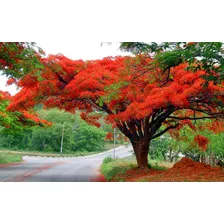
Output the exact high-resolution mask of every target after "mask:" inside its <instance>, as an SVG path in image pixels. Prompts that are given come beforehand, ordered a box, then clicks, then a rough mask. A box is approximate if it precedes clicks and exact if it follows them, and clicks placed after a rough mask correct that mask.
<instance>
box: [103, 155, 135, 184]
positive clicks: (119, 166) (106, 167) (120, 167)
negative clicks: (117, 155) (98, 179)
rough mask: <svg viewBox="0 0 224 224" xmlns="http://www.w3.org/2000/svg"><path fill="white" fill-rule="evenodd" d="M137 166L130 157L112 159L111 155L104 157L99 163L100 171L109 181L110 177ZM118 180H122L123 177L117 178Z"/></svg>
mask: <svg viewBox="0 0 224 224" xmlns="http://www.w3.org/2000/svg"><path fill="white" fill-rule="evenodd" d="M135 167H137V163H136V160H135V159H133V158H132V157H130V158H128V159H127V158H125V159H112V158H111V157H107V158H105V159H104V161H103V163H102V165H101V168H100V170H101V173H102V174H103V175H104V177H105V178H106V179H107V180H108V181H111V180H112V178H114V177H115V176H117V175H119V174H125V173H126V171H127V170H130V169H132V168H135ZM118 181H124V180H123V179H119V176H118Z"/></svg>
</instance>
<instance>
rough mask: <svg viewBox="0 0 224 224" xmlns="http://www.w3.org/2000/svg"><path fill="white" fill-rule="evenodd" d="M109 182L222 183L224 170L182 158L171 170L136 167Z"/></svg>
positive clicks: (117, 175) (119, 174)
mask: <svg viewBox="0 0 224 224" xmlns="http://www.w3.org/2000/svg"><path fill="white" fill-rule="evenodd" d="M110 181H115V182H117V181H125V182H139V181H142V182H185V181H187V182H214V181H215V182H223V181H224V170H223V169H222V168H220V167H211V166H210V165H207V164H204V163H200V162H194V161H193V160H191V159H188V158H182V159H181V160H180V161H179V162H177V163H175V164H174V165H173V167H172V168H168V169H166V170H164V169H158V168H156V167H152V168H151V169H139V168H137V167H134V168H130V169H127V171H126V172H123V173H117V174H116V175H114V176H113V178H111V179H110Z"/></svg>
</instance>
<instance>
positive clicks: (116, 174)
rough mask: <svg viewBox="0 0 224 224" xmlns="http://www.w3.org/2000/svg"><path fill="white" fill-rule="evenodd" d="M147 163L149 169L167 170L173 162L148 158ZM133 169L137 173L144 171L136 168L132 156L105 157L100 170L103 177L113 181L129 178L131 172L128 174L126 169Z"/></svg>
mask: <svg viewBox="0 0 224 224" xmlns="http://www.w3.org/2000/svg"><path fill="white" fill-rule="evenodd" d="M149 165H150V167H151V169H155V170H158V171H159V170H161V171H163V170H167V169H169V168H171V167H172V166H173V164H171V163H168V162H160V161H156V160H150V161H149ZM130 170H135V172H136V173H137V174H138V173H139V174H140V173H142V172H145V171H142V170H140V169H138V168H137V162H136V159H135V157H134V156H131V157H127V158H122V159H113V158H111V157H107V158H105V159H104V161H103V163H102V165H101V168H100V171H101V173H102V174H103V175H104V177H105V178H106V179H107V180H108V181H111V180H114V181H119V182H120V181H121V182H122V181H125V178H131V175H132V174H129V173H128V172H127V171H130Z"/></svg>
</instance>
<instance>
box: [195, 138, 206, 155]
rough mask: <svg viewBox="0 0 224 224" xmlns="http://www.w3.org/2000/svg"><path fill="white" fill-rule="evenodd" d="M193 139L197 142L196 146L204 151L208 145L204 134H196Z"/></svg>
mask: <svg viewBox="0 0 224 224" xmlns="http://www.w3.org/2000/svg"><path fill="white" fill-rule="evenodd" d="M194 141H195V142H196V143H197V144H198V146H199V147H200V148H201V149H202V150H203V151H205V150H206V149H207V145H208V142H209V141H208V139H207V138H206V137H205V136H202V135H197V136H196V137H195V138H194Z"/></svg>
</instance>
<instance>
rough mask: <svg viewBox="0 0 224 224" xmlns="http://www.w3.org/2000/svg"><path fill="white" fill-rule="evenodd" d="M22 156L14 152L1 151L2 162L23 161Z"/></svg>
mask: <svg viewBox="0 0 224 224" xmlns="http://www.w3.org/2000/svg"><path fill="white" fill-rule="evenodd" d="M21 161H22V156H21V155H18V154H13V153H7V152H0V164H5V163H15V162H21Z"/></svg>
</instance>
